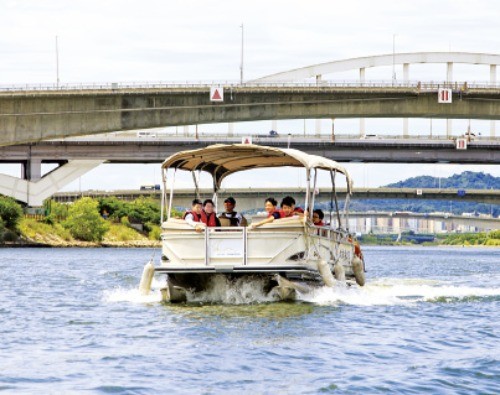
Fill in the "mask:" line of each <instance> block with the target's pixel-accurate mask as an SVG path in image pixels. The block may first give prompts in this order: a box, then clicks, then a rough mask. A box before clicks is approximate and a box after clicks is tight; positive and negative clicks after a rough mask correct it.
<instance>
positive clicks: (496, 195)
mask: <svg viewBox="0 0 500 395" xmlns="http://www.w3.org/2000/svg"><path fill="white" fill-rule="evenodd" d="M160 193H161V191H155V190H122V191H82V192H78V191H75V192H58V193H56V194H54V196H53V199H54V200H56V201H59V202H70V201H74V200H76V199H79V198H80V197H82V196H90V197H94V198H98V197H105V196H116V197H119V198H120V199H124V200H134V199H137V198H138V197H141V196H147V197H153V198H157V199H159V198H160ZM212 194H213V192H212V190H211V189H200V195H201V196H202V197H203V198H209V197H212ZM287 195H292V196H295V197H301V196H304V195H305V189H304V188H277V189H272V188H231V189H224V188H223V189H220V190H219V194H218V196H219V199H224V198H226V197H229V196H234V197H235V198H236V199H237V207H238V210H240V211H247V210H253V209H261V208H262V207H263V202H264V200H265V199H266V198H268V197H269V196H273V197H274V198H276V199H277V200H280V199H281V198H283V197H285V196H287ZM345 195H346V189H345V188H338V192H337V196H338V198H339V199H344V198H345ZM194 197H195V196H194V189H176V190H175V193H174V205H175V206H180V207H190V205H191V200H192V199H193V198H194ZM330 198H331V189H329V188H320V189H319V193H318V195H317V197H316V199H317V201H321V202H325V201H330ZM352 199H353V200H357V199H419V200H445V201H463V202H476V203H488V204H500V190H489V189H467V190H458V189H437V188H423V189H415V188H354V193H353V195H352Z"/></svg>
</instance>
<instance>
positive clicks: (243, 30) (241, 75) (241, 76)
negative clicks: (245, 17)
mask: <svg viewBox="0 0 500 395" xmlns="http://www.w3.org/2000/svg"><path fill="white" fill-rule="evenodd" d="M240 27H241V63H240V84H243V49H244V48H243V45H244V41H243V37H244V32H245V29H244V26H243V23H242V24H241V26H240Z"/></svg>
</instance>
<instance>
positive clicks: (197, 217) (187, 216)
mask: <svg viewBox="0 0 500 395" xmlns="http://www.w3.org/2000/svg"><path fill="white" fill-rule="evenodd" d="M183 219H184V220H186V222H187V223H188V224H189V225H191V226H192V227H193V228H194V229H195V230H196V231H197V232H201V231H202V230H203V226H200V222H201V200H200V199H194V200H193V202H192V204H191V210H187V211H186V212H185V213H184V217H183Z"/></svg>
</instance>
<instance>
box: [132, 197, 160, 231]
mask: <svg viewBox="0 0 500 395" xmlns="http://www.w3.org/2000/svg"><path fill="white" fill-rule="evenodd" d="M129 208H130V210H129V213H128V216H129V219H130V220H131V222H141V223H143V224H147V223H153V224H157V225H159V224H160V205H159V204H158V202H157V201H155V200H153V199H150V198H143V197H140V198H138V199H135V200H134V201H133V202H132V203H131V204H130V206H129Z"/></svg>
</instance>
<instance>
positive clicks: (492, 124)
mask: <svg viewBox="0 0 500 395" xmlns="http://www.w3.org/2000/svg"><path fill="white" fill-rule="evenodd" d="M490 82H491V83H492V84H496V82H497V65H496V64H490ZM495 127H496V121H490V137H495V134H496V130H495Z"/></svg>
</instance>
